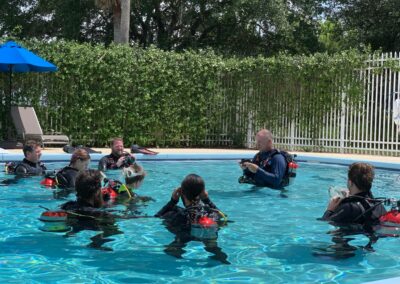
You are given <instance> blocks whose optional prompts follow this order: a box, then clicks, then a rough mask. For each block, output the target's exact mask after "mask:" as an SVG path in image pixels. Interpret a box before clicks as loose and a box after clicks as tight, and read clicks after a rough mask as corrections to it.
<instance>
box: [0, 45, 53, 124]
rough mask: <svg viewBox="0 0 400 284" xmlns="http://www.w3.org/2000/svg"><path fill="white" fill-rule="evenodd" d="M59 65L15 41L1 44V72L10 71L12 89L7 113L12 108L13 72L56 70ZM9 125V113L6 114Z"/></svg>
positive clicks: (6, 101) (7, 102)
mask: <svg viewBox="0 0 400 284" xmlns="http://www.w3.org/2000/svg"><path fill="white" fill-rule="evenodd" d="M54 71H57V67H56V66H55V65H53V64H51V63H50V62H47V61H46V60H44V59H43V58H41V57H39V56H37V55H36V54H34V53H32V52H30V51H29V50H27V49H25V48H23V47H21V46H20V45H18V44H17V43H15V42H13V41H9V42H6V43H4V44H2V45H0V72H7V73H9V78H10V90H9V97H8V99H7V98H6V100H5V104H6V108H8V109H6V113H7V112H8V111H9V110H10V106H11V97H12V94H11V93H12V73H14V72H16V73H25V72H54ZM6 125H7V114H6Z"/></svg>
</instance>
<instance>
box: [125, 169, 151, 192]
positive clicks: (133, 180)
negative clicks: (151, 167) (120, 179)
mask: <svg viewBox="0 0 400 284" xmlns="http://www.w3.org/2000/svg"><path fill="white" fill-rule="evenodd" d="M122 172H123V175H124V177H125V184H126V186H127V187H128V188H129V189H136V188H139V187H140V185H141V184H142V182H143V180H144V177H145V176H146V172H145V171H144V170H143V167H142V166H140V165H139V164H137V163H134V164H132V165H130V166H129V167H126V168H123V170H122Z"/></svg>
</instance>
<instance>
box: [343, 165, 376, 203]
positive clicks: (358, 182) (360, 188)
mask: <svg viewBox="0 0 400 284" xmlns="http://www.w3.org/2000/svg"><path fill="white" fill-rule="evenodd" d="M374 176H375V173H374V167H373V166H372V165H370V164H367V163H360V162H359V163H353V164H351V165H350V167H349V172H348V180H347V187H348V189H349V191H350V194H351V195H354V194H356V193H359V192H370V191H371V187H372V182H373V180H374Z"/></svg>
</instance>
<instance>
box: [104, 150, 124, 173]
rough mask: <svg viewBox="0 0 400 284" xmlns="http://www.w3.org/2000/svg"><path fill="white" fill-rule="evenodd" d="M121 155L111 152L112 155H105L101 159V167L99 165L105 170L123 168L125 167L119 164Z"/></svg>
mask: <svg viewBox="0 0 400 284" xmlns="http://www.w3.org/2000/svg"><path fill="white" fill-rule="evenodd" d="M120 157H121V156H116V155H114V154H113V153H111V154H110V155H107V156H104V157H103V158H101V159H100V161H99V167H98V168H99V170H100V171H105V170H115V169H121V168H122V167H123V166H122V165H121V166H120V167H118V166H117V162H118V159H119V158H120Z"/></svg>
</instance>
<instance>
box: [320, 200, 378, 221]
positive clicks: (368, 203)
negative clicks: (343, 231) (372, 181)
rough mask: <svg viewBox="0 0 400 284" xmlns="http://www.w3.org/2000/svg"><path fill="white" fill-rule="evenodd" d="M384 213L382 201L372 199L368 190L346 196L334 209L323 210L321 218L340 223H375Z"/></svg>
mask: <svg viewBox="0 0 400 284" xmlns="http://www.w3.org/2000/svg"><path fill="white" fill-rule="evenodd" d="M385 213H386V210H385V207H384V206H383V205H382V202H380V201H376V200H373V196H372V195H371V194H370V193H369V192H361V193H358V194H356V195H352V196H349V197H346V198H344V199H343V200H342V202H340V204H339V206H338V207H337V208H336V209H335V211H331V210H327V211H325V213H324V215H323V217H322V220H326V221H333V222H335V223H341V224H350V223H353V224H370V225H372V224H376V223H378V222H379V217H381V216H382V215H384V214H385Z"/></svg>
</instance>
